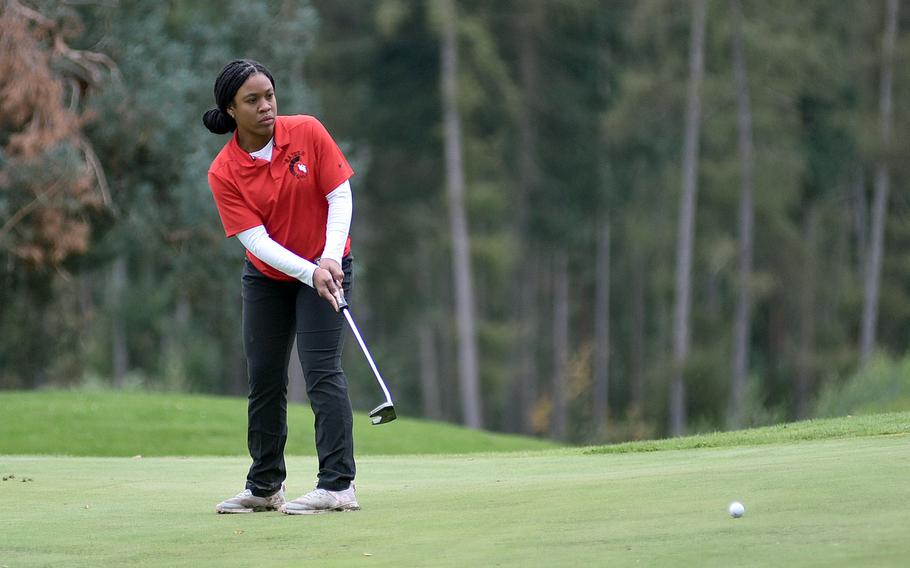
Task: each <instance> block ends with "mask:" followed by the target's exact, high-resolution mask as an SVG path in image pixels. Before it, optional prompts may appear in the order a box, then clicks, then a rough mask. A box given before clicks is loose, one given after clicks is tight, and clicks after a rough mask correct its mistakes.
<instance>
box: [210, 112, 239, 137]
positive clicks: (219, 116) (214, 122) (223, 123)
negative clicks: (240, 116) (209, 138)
mask: <svg viewBox="0 0 910 568" xmlns="http://www.w3.org/2000/svg"><path fill="white" fill-rule="evenodd" d="M202 124H204V125H205V127H206V128H208V129H209V130H210V131H211V132H214V133H215V134H227V133H228V132H233V131H234V130H235V129H236V128H237V123H236V122H234V119H233V118H231V117H230V115H228V114H227V113H225V112H223V111H222V110H221V109H220V108H213V109H211V110H207V111H206V112H205V114H203V115H202Z"/></svg>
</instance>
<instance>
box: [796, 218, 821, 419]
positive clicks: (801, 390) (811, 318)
mask: <svg viewBox="0 0 910 568" xmlns="http://www.w3.org/2000/svg"><path fill="white" fill-rule="evenodd" d="M818 216H819V213H818V209H817V208H816V207H814V206H810V208H809V211H808V213H807V214H806V227H805V234H804V235H803V238H804V242H805V246H806V250H805V256H804V258H803V263H802V269H801V272H802V275H803V277H802V282H801V283H800V284H801V286H802V293H801V294H800V310H799V311H800V316H799V319H800V324H799V353H798V354H797V369H796V388H795V391H796V392H795V393H794V394H795V399H796V408H795V412H796V418H797V420H802V419H804V418H807V417H808V416H809V398H810V396H811V391H812V383H813V380H814V367H815V365H814V360H815V317H816V316H815V274H816V271H817V270H818Z"/></svg>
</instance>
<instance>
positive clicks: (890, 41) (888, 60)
mask: <svg viewBox="0 0 910 568" xmlns="http://www.w3.org/2000/svg"><path fill="white" fill-rule="evenodd" d="M886 5H887V20H886V22H885V34H884V37H883V38H882V82H881V91H880V93H879V112H880V117H881V141H882V148H883V150H885V151H887V150H888V149H890V147H891V129H892V121H893V112H892V110H893V104H892V87H893V82H894V73H893V60H894V44H895V41H896V36H897V0H887V4H886ZM890 185H891V176H890V172H889V170H888V162H887V158H886V157H883V158H881V159H880V161H879V164H878V167H877V168H876V171H875V197H874V199H873V204H872V235H871V237H872V242H871V243H870V249H869V254H868V256H867V265H866V274H865V279H864V280H865V282H864V290H863V292H864V293H863V322H862V332H861V334H860V364H861V365H866V364H867V363H868V362H869V359H870V358H871V357H872V352H873V350H874V349H875V331H876V323H877V320H878V298H879V291H880V288H881V273H882V257H883V255H884V249H885V243H884V241H885V224H886V223H887V220H888V192H889V190H890Z"/></svg>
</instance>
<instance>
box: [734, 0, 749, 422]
mask: <svg viewBox="0 0 910 568" xmlns="http://www.w3.org/2000/svg"><path fill="white" fill-rule="evenodd" d="M730 12H731V14H732V16H733V26H734V28H733V29H734V31H733V75H734V77H735V80H736V107H737V114H738V121H737V122H738V127H739V128H738V134H739V158H740V165H741V168H742V171H741V172H740V184H741V186H740V197H739V242H738V244H739V251H738V256H739V270H738V272H739V274H738V280H739V282H738V284H739V290H738V292H739V293H738V296H737V299H736V315H735V319H734V324H733V384H732V388H731V389H730V393H731V399H730V414H729V416H730V425H731V426H732V427H734V428H739V427H741V426H742V423H743V396H744V394H745V389H746V378H747V376H748V373H749V345H750V343H751V335H752V333H751V330H752V289H751V283H752V249H753V244H752V233H753V231H752V226H753V219H754V212H753V205H752V192H753V184H754V181H753V180H754V177H753V167H752V164H753V161H752V110H751V105H750V102H749V82H748V75H747V74H746V57H745V54H744V52H743V51H744V50H743V32H742V24H743V16H742V8H741V7H740V3H739V0H730Z"/></svg>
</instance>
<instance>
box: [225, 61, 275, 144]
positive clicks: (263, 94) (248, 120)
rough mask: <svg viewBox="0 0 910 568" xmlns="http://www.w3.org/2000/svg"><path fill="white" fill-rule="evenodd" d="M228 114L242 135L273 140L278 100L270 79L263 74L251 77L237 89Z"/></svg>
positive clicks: (255, 74)
mask: <svg viewBox="0 0 910 568" xmlns="http://www.w3.org/2000/svg"><path fill="white" fill-rule="evenodd" d="M228 113H229V114H230V115H231V116H232V117H233V118H234V121H235V122H236V123H237V130H238V131H239V133H240V134H241V135H253V136H255V137H257V138H258V137H264V138H265V141H267V140H268V139H269V138H271V137H272V134H273V133H274V131H275V116H277V115H278V100H277V99H276V98H275V89H274V88H273V87H272V82H271V81H269V78H268V77H266V76H265V75H264V74H262V73H254V74H253V75H250V77H249V78H248V79H247V80H246V81H245V82H244V83H243V85H241V86H240V88H239V89H237V94H235V95H234V100H233V102H232V103H231V106H230V107H229V108H228Z"/></svg>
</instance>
